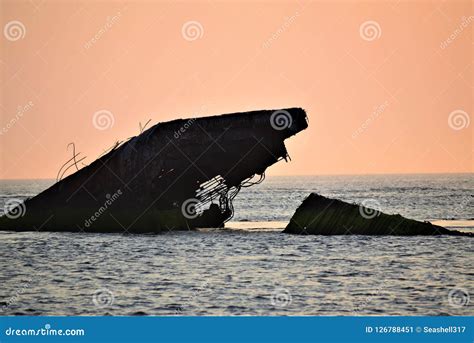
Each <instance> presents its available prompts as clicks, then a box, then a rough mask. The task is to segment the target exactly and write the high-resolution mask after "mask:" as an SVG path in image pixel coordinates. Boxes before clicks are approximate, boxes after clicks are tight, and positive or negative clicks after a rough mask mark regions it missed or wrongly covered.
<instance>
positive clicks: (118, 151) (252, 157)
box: [0, 108, 308, 233]
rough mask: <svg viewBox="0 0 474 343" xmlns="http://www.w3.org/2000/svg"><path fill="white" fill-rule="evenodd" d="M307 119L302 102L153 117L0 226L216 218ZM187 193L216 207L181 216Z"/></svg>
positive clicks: (129, 226)
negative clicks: (161, 119)
mask: <svg viewBox="0 0 474 343" xmlns="http://www.w3.org/2000/svg"><path fill="white" fill-rule="evenodd" d="M307 126H308V124H307V117H306V112H305V111H304V110H303V109H301V108H286V109H277V110H260V111H251V112H241V113H232V114H225V115H216V116H210V117H200V118H190V119H176V120H172V121H169V122H162V123H158V124H156V125H154V126H153V127H151V128H149V129H148V130H146V131H144V132H143V133H141V134H140V135H138V136H136V137H133V138H131V139H129V140H128V141H126V142H124V143H123V144H121V145H119V146H116V147H115V148H114V149H112V150H111V151H110V152H108V153H106V154H105V155H103V156H101V157H99V158H98V159H96V160H95V161H94V162H92V163H91V164H90V165H88V166H85V167H84V168H82V169H80V170H79V171H77V172H75V173H74V174H71V175H69V176H67V177H66V178H64V179H63V180H61V181H59V182H57V183H55V184H54V185H52V186H51V187H50V188H48V189H47V190H45V191H43V192H41V193H40V194H38V195H37V196H35V197H33V198H31V199H28V200H26V201H25V204H24V205H25V208H26V211H25V215H24V216H22V217H20V218H16V219H11V218H8V217H6V216H3V217H0V229H3V230H15V231H26V230H40V231H87V232H130V233H133V232H160V231H167V230H179V229H191V228H195V227H219V226H222V225H223V223H224V222H225V221H226V220H227V219H229V217H231V216H232V214H233V212H232V210H233V209H232V203H231V200H232V199H231V197H233V196H235V195H236V194H237V193H238V191H239V189H240V187H241V185H242V183H243V182H246V180H248V179H249V178H251V177H253V176H254V175H264V172H265V170H266V168H268V167H269V166H271V165H272V164H274V163H275V162H277V161H278V160H281V159H284V158H285V159H286V157H287V151H286V148H285V145H284V140H285V139H286V138H288V137H291V136H293V135H295V134H296V133H298V132H300V131H302V130H304V129H306V127H307ZM203 185H204V186H206V187H208V188H207V189H201V187H204V186H203ZM198 190H201V193H197V191H198ZM202 192H204V195H203V193H202ZM206 192H207V193H206ZM197 194H201V195H200V196H197ZM206 196H207V198H206ZM190 199H195V200H197V201H198V204H199V203H200V204H201V205H203V204H204V205H206V204H207V205H209V200H211V202H213V203H216V202H217V204H218V210H216V205H217V204H216V205H214V206H213V207H212V211H211V209H210V208H208V209H206V208H205V206H203V210H202V212H201V213H198V215H196V214H195V213H193V214H191V215H188V216H185V215H183V210H182V205H183V203H184V202H185V201H187V200H190ZM201 201H202V202H201ZM104 207H106V209H105V210H104Z"/></svg>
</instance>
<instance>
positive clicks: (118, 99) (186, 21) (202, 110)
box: [0, 0, 474, 178]
mask: <svg viewBox="0 0 474 343" xmlns="http://www.w3.org/2000/svg"><path fill="white" fill-rule="evenodd" d="M473 15H474V11H473V8H472V2H471V1H444V2H442V1H421V0H420V1H411V2H408V1H403V0H402V1H392V2H388V1H373V2H372V1H370V2H355V1H327V2H326V1H314V2H311V1H300V2H298V3H296V2H293V1H272V2H270V1H268V2H263V1H261V2H250V1H232V2H227V1H226V2H224V1H211V0H209V1H181V2H179V3H172V2H164V1H130V2H113V1H66V0H62V1H60V0H56V1H51V0H30V1H18V0H15V1H11V0H8V1H5V0H1V1H0V24H1V28H2V35H1V36H0V42H1V43H0V44H1V52H0V56H1V58H0V59H1V61H0V68H1V83H0V89H1V91H0V111H1V121H0V152H1V156H0V178H55V177H56V174H57V171H58V170H59V168H60V167H61V165H62V164H63V163H64V162H65V161H66V160H68V159H69V158H70V157H71V151H67V149H66V148H67V144H68V143H70V142H74V143H75V145H76V150H77V151H80V152H82V154H81V155H82V156H84V155H86V156H87V157H88V158H87V160H86V161H85V162H91V161H93V160H94V159H95V158H96V157H97V156H98V155H99V154H101V153H102V151H103V150H104V149H106V148H108V147H110V146H111V145H112V144H113V143H114V142H115V141H116V140H120V139H125V138H128V137H130V136H132V135H136V134H137V133H138V132H139V122H141V123H145V122H146V121H147V120H148V119H151V124H154V123H157V122H159V121H166V120H170V119H174V118H179V117H187V116H189V117H195V116H201V115H212V114H220V113H228V112H236V111H247V110H253V109H264V108H280V107H289V106H299V107H303V108H305V109H306V110H307V112H308V115H309V121H310V127H309V128H308V129H307V130H306V131H303V132H302V133H300V134H299V135H297V136H296V137H293V138H292V139H290V140H288V141H287V147H288V150H289V152H290V156H291V158H292V162H291V163H287V164H286V163H278V164H277V165H275V166H273V167H271V168H270V169H269V174H273V175H276V174H285V175H291V174H366V173H432V172H472V171H473V145H472V134H473V127H474V123H470V121H471V119H472V112H473V72H474V64H473V35H472V32H473V27H474V17H473ZM101 110H106V111H109V112H107V113H106V116H109V119H110V118H113V125H110V124H111V121H109V122H105V123H104V122H101V123H97V122H96V123H95V124H96V125H94V123H93V118H94V113H96V112H98V111H101ZM103 124H105V127H101V126H100V125H103ZM97 127H99V128H105V129H104V130H99V129H97Z"/></svg>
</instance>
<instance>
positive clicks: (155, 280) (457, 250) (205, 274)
mask: <svg viewBox="0 0 474 343" xmlns="http://www.w3.org/2000/svg"><path fill="white" fill-rule="evenodd" d="M0 238H1V242H2V249H1V250H0V255H1V261H2V274H1V280H0V282H1V283H2V287H1V289H0V301H2V303H1V304H0V305H1V306H3V308H2V309H3V313H4V314H10V315H12V314H25V315H38V314H42V315H103V314H112V315H133V314H137V315H139V314H142V315H144V314H149V315H176V314H180V315H359V314H360V315H376V314H387V315H473V314H474V311H473V306H472V302H471V304H470V305H467V300H466V299H463V294H464V293H462V292H463V291H465V290H467V291H468V292H469V291H470V292H471V293H472V279H473V276H474V273H473V272H472V270H474V265H473V264H474V263H473V259H472V242H473V240H472V239H471V238H468V237H363V236H350V237H349V236H346V237H319V236H294V235H286V234H281V233H279V232H276V231H274V230H270V231H268V232H266V231H255V230H252V231H246V230H223V231H216V230H205V231H203V232H176V233H167V234H162V235H135V236H123V235H119V234H109V235H100V234H73V233H67V234H64V233H63V234H61V233H7V232H1V233H0ZM450 291H451V294H450ZM453 292H455V293H453Z"/></svg>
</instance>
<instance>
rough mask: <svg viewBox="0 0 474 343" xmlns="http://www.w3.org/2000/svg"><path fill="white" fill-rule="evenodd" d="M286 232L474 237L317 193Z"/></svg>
mask: <svg viewBox="0 0 474 343" xmlns="http://www.w3.org/2000/svg"><path fill="white" fill-rule="evenodd" d="M283 232H285V233H293V234H302V235H305V234H307V235H396V236H405V235H406V236H413V235H455V236H472V235H471V234H469V233H463V232H459V231H451V230H448V229H446V228H444V227H441V226H437V225H433V224H431V223H429V222H420V221H416V220H413V219H407V218H404V217H402V216H401V215H399V214H396V215H389V214H385V213H382V212H380V211H377V210H375V209H371V208H367V207H365V206H362V205H356V204H349V203H347V202H344V201H341V200H337V199H329V198H326V197H324V196H322V195H319V194H316V193H311V194H310V195H309V196H308V197H307V198H306V199H305V200H304V201H303V203H302V204H301V205H300V207H298V209H297V210H296V212H295V214H294V215H293V217H292V218H291V220H290V223H289V224H288V226H287V227H286V228H285V230H284V231H283Z"/></svg>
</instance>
